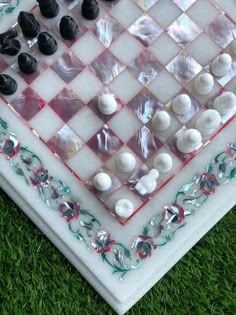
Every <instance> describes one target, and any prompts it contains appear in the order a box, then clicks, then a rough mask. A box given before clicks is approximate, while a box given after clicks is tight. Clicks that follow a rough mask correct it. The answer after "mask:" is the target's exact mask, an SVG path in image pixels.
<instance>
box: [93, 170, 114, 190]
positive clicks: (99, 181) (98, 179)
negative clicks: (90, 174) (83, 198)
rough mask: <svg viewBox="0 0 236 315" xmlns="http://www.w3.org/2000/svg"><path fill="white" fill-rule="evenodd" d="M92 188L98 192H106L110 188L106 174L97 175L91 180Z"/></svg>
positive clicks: (109, 179) (109, 181)
mask: <svg viewBox="0 0 236 315" xmlns="http://www.w3.org/2000/svg"><path fill="white" fill-rule="evenodd" d="M93 185H94V187H95V188H96V189H97V190H99V191H101V192H102V191H107V190H109V189H110V188H111V185H112V181H111V178H110V176H109V175H108V174H106V173H98V174H97V175H96V176H95V177H94V179H93Z"/></svg>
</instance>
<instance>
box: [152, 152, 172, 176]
mask: <svg viewBox="0 0 236 315" xmlns="http://www.w3.org/2000/svg"><path fill="white" fill-rule="evenodd" d="M172 166H173V162H172V158H171V156H170V154H168V153H160V154H158V155H157V156H156V157H155V158H154V160H153V167H154V168H155V169H157V170H158V171H159V173H168V172H169V171H170V170H171V169H172Z"/></svg>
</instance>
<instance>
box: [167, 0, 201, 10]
mask: <svg viewBox="0 0 236 315" xmlns="http://www.w3.org/2000/svg"><path fill="white" fill-rule="evenodd" d="M196 1H197V0H173V2H174V3H175V4H176V5H177V6H178V7H179V8H180V9H182V10H183V11H186V10H187V9H188V8H190V7H191V5H192V4H194V2H196Z"/></svg>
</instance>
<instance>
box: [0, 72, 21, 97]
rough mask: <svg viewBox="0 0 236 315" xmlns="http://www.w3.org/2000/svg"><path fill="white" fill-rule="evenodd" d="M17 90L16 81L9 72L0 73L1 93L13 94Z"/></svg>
mask: <svg viewBox="0 0 236 315" xmlns="http://www.w3.org/2000/svg"><path fill="white" fill-rule="evenodd" d="M16 90H17V83H16V81H15V80H14V79H13V78H12V77H11V76H9V75H8V74H0V93H2V94H4V95H12V94H14V93H15V92H16Z"/></svg>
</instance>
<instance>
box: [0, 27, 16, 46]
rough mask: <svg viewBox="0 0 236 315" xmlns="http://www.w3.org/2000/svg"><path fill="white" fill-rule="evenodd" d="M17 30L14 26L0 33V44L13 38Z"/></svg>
mask: <svg viewBox="0 0 236 315" xmlns="http://www.w3.org/2000/svg"><path fill="white" fill-rule="evenodd" d="M16 36H17V31H16V30H15V29H14V28H10V29H9V30H8V31H6V32H4V33H1V34H0V45H1V46H2V45H4V44H5V43H6V42H7V41H8V40H9V39H12V38H15V37H16Z"/></svg>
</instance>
